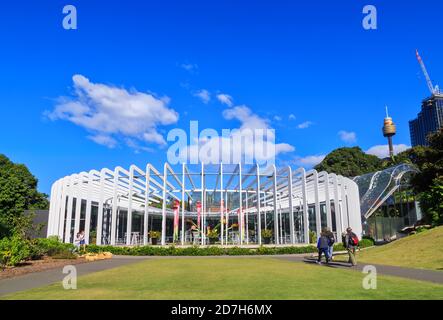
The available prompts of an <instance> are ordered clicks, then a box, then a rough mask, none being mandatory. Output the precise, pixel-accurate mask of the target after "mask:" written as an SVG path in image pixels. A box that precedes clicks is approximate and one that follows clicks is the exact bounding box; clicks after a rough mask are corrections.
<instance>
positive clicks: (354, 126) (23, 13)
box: [0, 0, 443, 192]
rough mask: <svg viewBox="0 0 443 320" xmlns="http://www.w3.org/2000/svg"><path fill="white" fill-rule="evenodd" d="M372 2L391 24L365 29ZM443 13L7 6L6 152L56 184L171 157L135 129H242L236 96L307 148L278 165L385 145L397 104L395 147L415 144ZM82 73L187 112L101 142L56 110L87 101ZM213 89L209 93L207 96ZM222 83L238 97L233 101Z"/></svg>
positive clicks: (257, 4)
mask: <svg viewBox="0 0 443 320" xmlns="http://www.w3.org/2000/svg"><path fill="white" fill-rule="evenodd" d="M67 4H73V5H75V6H76V8H77V11H78V12H77V14H78V29H77V30H64V29H63V28H62V20H63V14H62V8H63V6H64V5H67ZM367 4H373V5H375V6H376V7H377V9H378V30H374V31H367V30H364V29H363V28H362V19H363V14H362V9H363V7H364V6H365V5H367ZM442 12H443V3H442V2H439V1H435V0H432V1H431V0H422V1H407V2H406V1H370V2H369V1H363V0H361V1H360V0H357V1H330V0H329V1H326V0H321V1H315V2H308V1H305V2H301V1H289V0H287V1H283V0H277V1H275V0H274V1H264V0H263V1H246V0H244V1H238V0H237V1H178V0H177V1H168V0H167V1H156V2H154V1H138V0H126V1H124V2H123V1H121V2H117V1H91V0H88V1H74V0H73V1H69V2H67V1H58V0H42V1H15V2H14V3H13V4H12V2H9V3H7V4H6V3H5V4H2V10H1V11H0V38H1V43H2V45H1V48H2V50H0V64H1V72H0V107H1V116H2V125H1V126H0V136H1V140H0V153H4V154H6V155H7V156H8V157H10V158H11V159H12V160H13V161H15V162H21V163H25V164H26V165H28V167H29V168H30V169H31V171H32V172H33V173H34V174H35V175H36V176H37V177H38V179H39V181H40V189H41V190H42V191H44V192H49V191H50V186H51V184H52V183H53V182H54V181H55V180H56V179H58V178H60V177H63V176H65V175H68V174H71V173H75V172H80V171H84V170H86V171H87V170H90V169H100V168H102V167H110V168H112V167H114V166H116V165H121V166H126V167H128V166H129V165H130V164H132V163H135V164H138V165H139V166H144V165H145V164H146V163H147V162H151V163H153V164H155V165H159V164H160V163H162V162H163V161H165V160H166V150H167V145H166V146H165V145H161V144H159V143H158V139H157V142H155V141H154V140H156V139H153V138H152V137H151V138H150V139H143V138H140V135H138V136H135V135H136V134H140V133H143V132H141V131H140V130H145V131H146V130H147V131H149V133H155V135H156V137H157V138H158V135H160V136H163V137H166V134H167V132H168V131H169V130H171V129H173V128H176V127H178V128H183V129H185V130H187V129H188V127H189V121H191V120H198V121H199V125H200V127H201V128H214V129H216V130H221V129H222V128H238V127H240V126H241V125H242V121H241V120H240V118H238V117H233V118H231V119H228V118H227V117H226V114H225V112H226V110H229V109H230V108H231V109H232V108H235V107H236V106H246V107H247V108H248V110H249V111H250V112H251V115H253V116H256V117H258V118H259V119H262V120H264V121H266V123H267V124H268V125H269V127H272V128H274V129H275V130H276V142H277V143H281V144H288V145H290V146H292V147H293V148H294V151H291V152H285V153H282V154H281V155H279V156H278V163H292V164H294V166H295V165H298V164H300V165H306V166H309V164H310V163H312V162H313V159H314V160H315V159H319V158H320V157H321V156H322V155H325V154H327V153H328V152H330V151H332V150H333V149H335V148H337V147H341V146H354V145H359V146H361V147H362V148H363V149H364V150H369V149H370V148H372V147H374V146H377V145H384V144H386V141H385V139H384V138H383V136H382V134H381V126H382V124H383V118H384V114H385V110H384V106H385V105H386V104H387V105H388V106H389V111H390V114H391V115H392V116H393V118H394V121H395V123H396V124H397V127H398V134H397V136H396V137H395V138H394V141H395V144H398V145H400V144H403V145H410V138H409V129H408V121H409V120H411V119H412V118H414V117H415V116H416V114H417V113H418V111H419V108H420V102H421V100H422V99H423V98H425V97H426V96H428V95H429V92H428V90H427V87H426V84H425V80H424V77H423V75H422V73H421V71H420V67H419V65H418V63H417V61H416V59H415V49H417V48H418V49H419V50H420V52H421V55H422V57H423V59H424V60H425V62H426V65H427V68H428V71H429V72H430V74H431V77H432V78H433V80H435V82H436V83H438V82H440V84H441V83H442V82H443V64H442V63H440V58H441V52H442V46H443V43H442V42H441V41H437V40H436V39H438V38H439V37H440V36H441V34H442V27H441V22H440V21H441V16H442ZM74 75H82V76H83V77H84V79H89V82H87V83H86V84H85V83H83V85H86V86H88V85H93V84H95V85H99V86H101V85H102V86H103V87H100V88H108V89H111V90H112V89H115V88H118V89H121V90H123V89H124V90H126V92H127V93H128V95H129V96H130V97H132V96H133V95H137V94H141V95H142V96H144V95H146V96H148V95H151V96H152V97H154V98H155V99H156V100H155V101H154V102H155V103H160V104H161V103H163V105H161V106H160V107H159V108H160V110H163V109H161V108H165V109H164V110H163V111H165V112H166V113H167V112H168V110H169V111H170V112H174V114H175V115H176V119H171V118H169V120H167V119H166V120H165V118H164V117H163V115H165V114H166V113H164V112H160V114H161V116H158V115H156V116H158V118H156V120H153V121H154V122H153V124H151V125H150V126H148V127H147V129H146V128H142V129H140V130H139V131H137V132H135V133H128V132H125V128H128V127H130V128H131V126H124V125H122V124H120V125H121V126H123V128H121V127H118V126H119V124H118V122H117V123H115V126H116V128H114V129H115V130H114V131H115V132H113V131H112V130H113V129H112V128H111V129H109V128H108V129H109V130H108V131H107V132H106V137H107V138H108V140H107V142H108V143H107V146H106V145H103V144H99V143H97V141H98V142H101V143H104V142H106V141H104V140H103V139H101V140H100V139H96V138H97V137H99V136H100V137H103V132H97V130H93V129H91V128H90V127H87V126H85V125H84V124H78V123H77V124H76V123H74V122H73V120H72V117H71V118H69V117H68V116H67V114H66V113H60V112H59V113H58V115H54V112H55V111H56V110H57V106H60V105H63V104H64V103H66V101H71V102H72V101H76V99H78V96H77V95H76V92H75V89H76V87H75V84H74V82H73V76H74ZM81 79H83V78H81ZM85 81H86V80H85ZM77 89H78V87H77ZM82 89H83V90H86V89H85V88H84V86H83V87H82ZM202 90H206V91H207V92H208V93H209V101H208V100H206V101H204V99H201V97H203V98H205V97H204V95H201V97H198V96H197V94H198V93H201V92H202ZM203 92H205V91H203ZM219 94H226V95H229V96H231V97H232V99H233V104H232V106H228V105H227V104H223V103H221V102H220V101H219V100H218V99H217V95H219ZM206 98H207V97H206ZM59 111H60V109H59ZM51 115H52V116H51ZM290 115H293V116H290ZM71 116H72V114H71ZM108 116H109V114H108ZM162 117H163V118H162ZM172 118H174V117H173V116H172ZM294 118H295V119H294ZM141 119H142V118H141ZM114 120H115V119H114ZM142 120H143V119H142ZM142 122H143V121H142ZM243 124H244V123H243ZM134 130H135V129H134ZM102 131H103V130H102ZM340 133H342V134H340ZM94 139H95V140H96V141H94ZM109 139H112V143H109V142H110V140H109ZM135 144H136V145H137V147H135V146H134V145H135ZM314 162H315V161H314Z"/></svg>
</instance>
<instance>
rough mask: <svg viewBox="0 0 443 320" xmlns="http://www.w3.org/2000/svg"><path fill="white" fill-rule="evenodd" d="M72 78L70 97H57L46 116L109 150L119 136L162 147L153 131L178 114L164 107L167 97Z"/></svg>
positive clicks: (82, 78) (169, 122) (170, 122)
mask: <svg viewBox="0 0 443 320" xmlns="http://www.w3.org/2000/svg"><path fill="white" fill-rule="evenodd" d="M72 79H73V82H74V89H75V92H74V96H73V97H71V98H66V97H61V98H59V99H58V104H57V105H56V106H55V108H54V110H53V111H52V112H48V113H47V116H48V117H49V118H50V119H51V120H67V121H70V122H72V123H74V124H76V125H78V126H80V127H83V128H85V129H86V130H88V131H89V132H91V133H92V134H93V135H91V136H89V137H88V138H89V139H91V140H92V141H94V142H96V143H99V144H102V145H106V146H108V147H110V148H113V147H115V146H116V145H117V144H118V138H119V137H131V138H135V139H138V140H140V141H145V142H148V143H155V144H160V145H164V144H165V143H166V142H165V140H164V139H163V136H162V135H161V134H160V133H158V131H157V128H158V127H159V126H163V125H170V124H174V123H176V122H177V121H178V118H179V116H178V113H177V112H175V111H174V110H173V109H171V108H169V107H168V104H169V98H157V97H155V96H153V95H152V94H149V93H143V92H138V91H136V90H131V91H128V90H126V89H123V88H118V87H115V86H110V85H105V84H100V83H92V82H90V81H89V79H87V78H86V77H84V76H82V75H74V76H73V78H72Z"/></svg>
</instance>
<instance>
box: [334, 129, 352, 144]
mask: <svg viewBox="0 0 443 320" xmlns="http://www.w3.org/2000/svg"><path fill="white" fill-rule="evenodd" d="M338 135H339V137H340V139H341V141H343V142H346V143H355V142H357V134H356V133H355V132H348V131H344V130H342V131H340V132H339V133H338Z"/></svg>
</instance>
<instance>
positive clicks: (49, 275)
mask: <svg viewBox="0 0 443 320" xmlns="http://www.w3.org/2000/svg"><path fill="white" fill-rule="evenodd" d="M207 258H231V259H238V258H242V259H246V258H277V259H282V260H287V261H293V262H305V263H315V261H316V259H315V258H314V257H312V256H307V255H306V254H304V255H277V256H210V257H208V256H202V257H135V256H134V257H132V256H114V257H113V258H112V259H110V260H102V261H96V262H89V263H83V264H78V265H76V268H77V275H78V276H82V275H85V274H89V273H93V272H99V271H103V270H108V269H112V268H117V267H120V266H123V265H127V264H131V263H136V262H139V261H143V260H147V259H207ZM365 265H366V264H359V265H357V266H356V267H352V266H350V265H349V264H347V263H342V262H333V263H331V264H329V265H325V264H324V265H323V266H324V267H325V268H341V269H348V270H355V271H362V270H363V268H364V266H365ZM372 265H373V266H375V267H376V268H377V273H378V274H382V275H389V276H396V277H402V278H408V279H413V280H421V281H428V282H433V283H438V284H443V272H440V271H432V270H420V269H410V268H401V267H393V266H382V265H375V264H372ZM319 267H321V266H319ZM62 270H63V268H61V267H60V268H55V269H51V270H46V271H42V272H36V273H30V274H26V275H23V276H19V277H16V278H11V279H4V280H0V297H1V296H2V295H7V294H10V293H13V292H18V291H24V290H29V289H33V288H37V287H42V286H46V285H49V284H52V283H55V282H59V281H62V280H63V278H64V276H65V274H63V272H62Z"/></svg>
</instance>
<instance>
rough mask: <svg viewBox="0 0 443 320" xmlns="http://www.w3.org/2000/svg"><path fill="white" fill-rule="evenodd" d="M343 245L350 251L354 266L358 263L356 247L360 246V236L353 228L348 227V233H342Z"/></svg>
mask: <svg viewBox="0 0 443 320" xmlns="http://www.w3.org/2000/svg"><path fill="white" fill-rule="evenodd" d="M342 240H343V245H344V247H345V248H346V250H347V251H348V255H349V263H350V264H352V266H356V265H357V259H356V258H355V249H356V248H357V247H358V237H357V235H356V234H355V233H354V232H352V228H347V229H346V233H343V235H342Z"/></svg>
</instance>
